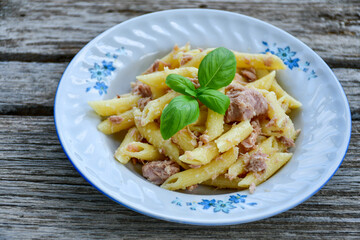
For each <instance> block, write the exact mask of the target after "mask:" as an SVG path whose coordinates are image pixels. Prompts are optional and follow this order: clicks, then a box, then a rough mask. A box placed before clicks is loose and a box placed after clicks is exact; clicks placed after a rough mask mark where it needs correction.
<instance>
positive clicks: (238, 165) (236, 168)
mask: <svg viewBox="0 0 360 240" xmlns="http://www.w3.org/2000/svg"><path fill="white" fill-rule="evenodd" d="M278 150H279V149H278V144H277V141H276V139H275V137H269V138H268V139H266V140H265V141H263V142H262V143H260V144H259V145H258V146H257V147H256V148H255V149H253V150H251V151H250V152H248V153H246V154H243V155H240V157H239V158H238V159H237V160H236V162H235V163H234V164H232V165H231V166H230V167H229V170H228V173H227V176H228V177H229V178H231V179H233V178H236V177H237V176H239V175H240V174H243V173H245V163H244V160H245V159H246V158H248V157H250V156H251V155H252V154H254V153H256V152H258V151H260V152H262V153H265V154H268V155H270V154H273V153H275V152H276V151H278Z"/></svg>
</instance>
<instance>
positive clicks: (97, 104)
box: [88, 95, 140, 117]
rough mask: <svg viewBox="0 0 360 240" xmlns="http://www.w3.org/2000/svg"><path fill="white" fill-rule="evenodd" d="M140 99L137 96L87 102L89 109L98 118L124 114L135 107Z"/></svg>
mask: <svg viewBox="0 0 360 240" xmlns="http://www.w3.org/2000/svg"><path fill="white" fill-rule="evenodd" d="M139 99H140V96H138V95H127V96H124V97H120V98H113V99H109V100H100V101H91V102H88V104H89V105H90V107H92V109H94V111H95V112H96V113H97V114H99V115H100V116H105V117H107V116H111V115H117V114H120V113H123V112H126V111H128V110H130V109H132V108H133V107H136V104H137V101H138V100H139Z"/></svg>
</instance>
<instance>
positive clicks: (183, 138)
mask: <svg viewBox="0 0 360 240" xmlns="http://www.w3.org/2000/svg"><path fill="white" fill-rule="evenodd" d="M171 140H172V141H173V142H174V143H176V144H177V145H179V147H180V148H181V149H182V150H184V151H192V150H194V149H195V147H197V141H196V136H195V135H194V133H192V132H191V131H190V129H189V128H184V129H182V130H180V131H179V132H177V133H176V134H175V135H174V136H173V137H172V138H171Z"/></svg>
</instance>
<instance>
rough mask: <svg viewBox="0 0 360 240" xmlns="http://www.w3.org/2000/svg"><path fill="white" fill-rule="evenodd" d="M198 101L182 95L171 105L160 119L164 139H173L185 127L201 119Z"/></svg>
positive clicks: (172, 101)
mask: <svg viewBox="0 0 360 240" xmlns="http://www.w3.org/2000/svg"><path fill="white" fill-rule="evenodd" d="M199 114H200V110H199V103H198V101H197V100H196V99H195V98H193V97H190V96H185V95H181V96H178V97H176V98H174V99H173V100H171V102H170V103H169V105H167V106H166V108H165V109H164V110H163V112H162V114H161V118H160V132H161V136H162V137H163V139H165V140H167V139H169V138H171V137H172V136H173V135H174V134H175V133H177V132H178V131H179V130H181V129H183V128H184V127H185V126H187V125H189V124H191V123H193V122H195V121H196V120H197V119H198V118H199Z"/></svg>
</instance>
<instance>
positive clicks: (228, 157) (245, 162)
mask: <svg viewBox="0 0 360 240" xmlns="http://www.w3.org/2000/svg"><path fill="white" fill-rule="evenodd" d="M280 69H285V65H284V64H283V62H282V61H281V59H279V58H278V57H277V56H275V55H272V54H270V53H267V54H249V53H240V52H236V51H230V50H228V49H226V48H223V47H220V48H216V49H213V48H212V49H201V48H197V49H191V48H190V45H189V44H186V45H185V46H183V47H178V46H175V47H174V48H173V50H172V51H171V52H170V53H169V54H168V55H166V56H165V57H163V58H162V59H158V60H156V61H155V62H154V63H153V64H152V65H151V66H150V67H149V68H148V69H147V70H145V71H144V73H143V74H141V75H139V76H137V77H136V79H137V81H136V82H134V83H132V85H131V87H132V92H131V93H129V94H124V95H121V96H117V97H116V98H114V99H110V100H101V101H92V102H89V105H90V106H91V107H92V108H93V109H94V111H95V112H96V113H97V114H99V115H100V116H102V117H104V119H103V121H102V122H101V123H100V124H99V125H98V129H99V130H100V131H101V132H103V133H104V134H113V133H116V132H120V131H122V130H127V133H126V135H125V138H124V139H123V141H122V142H121V144H120V146H119V147H118V149H117V150H116V152H115V154H114V157H115V159H116V160H118V161H119V162H120V163H122V164H127V163H128V162H129V161H130V160H131V162H132V163H133V164H141V165H142V168H141V169H142V175H143V176H144V177H145V178H146V179H147V180H148V181H150V182H152V183H154V184H156V185H160V186H161V187H162V188H165V189H168V190H180V189H187V190H189V191H191V190H193V189H195V188H196V187H197V186H198V185H199V184H204V185H209V186H213V187H216V188H231V189H245V188H249V190H250V192H251V193H252V192H253V191H254V190H255V187H256V186H257V185H259V184H261V183H262V182H264V181H266V180H267V179H269V178H270V177H271V176H272V175H273V174H274V173H275V172H276V171H278V170H279V169H280V168H281V167H282V166H284V165H285V164H286V163H287V162H288V161H289V160H290V159H291V157H292V153H289V152H288V149H289V148H291V147H294V146H295V140H296V137H297V135H298V134H299V130H295V127H294V124H293V122H292V120H291V119H290V117H289V116H288V114H289V113H290V112H291V110H293V109H296V108H299V107H301V103H300V102H299V101H297V100H296V99H295V98H293V97H292V96H290V95H289V94H288V93H287V92H286V91H285V90H284V89H283V88H282V87H281V86H280V85H279V83H278V82H277V80H276V70H280Z"/></svg>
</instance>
